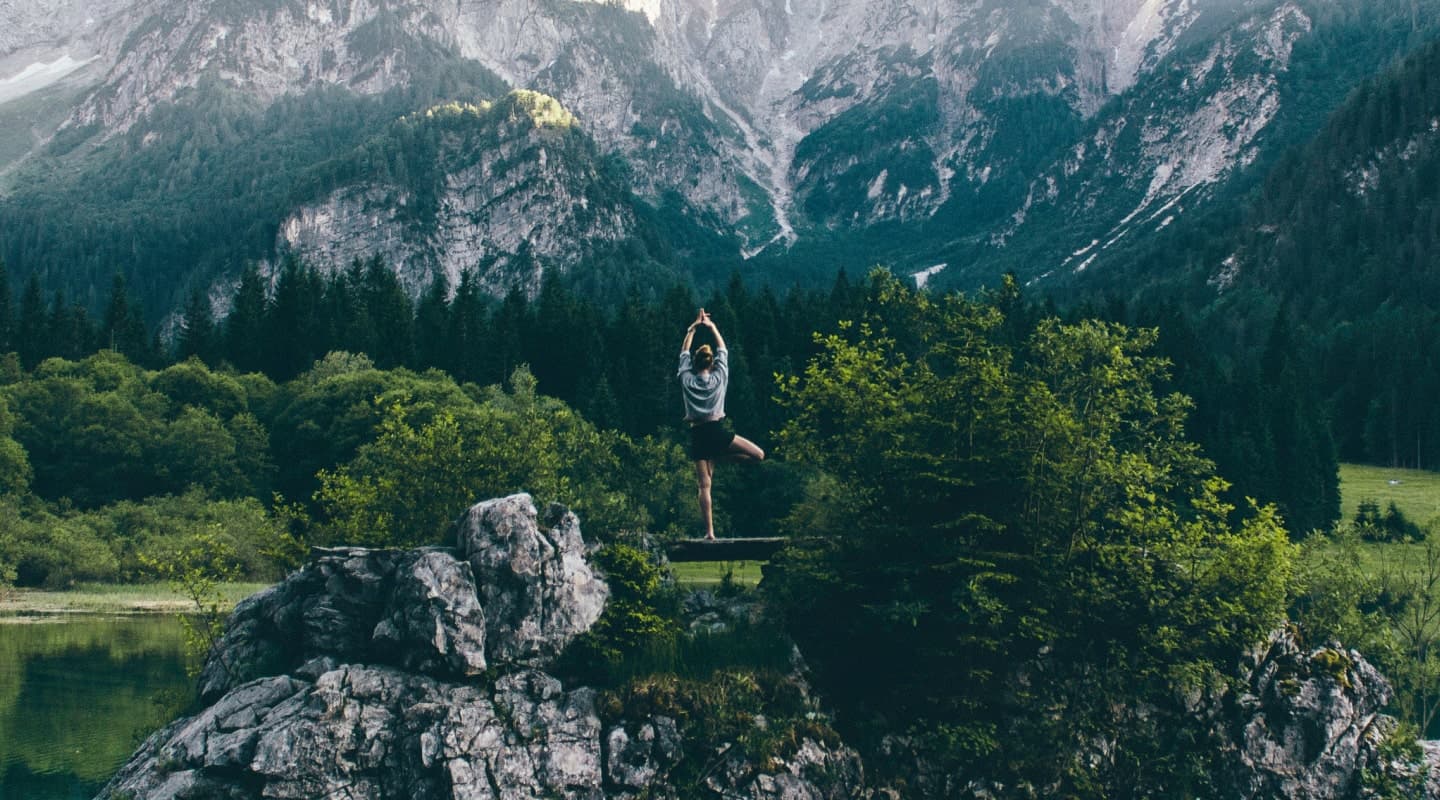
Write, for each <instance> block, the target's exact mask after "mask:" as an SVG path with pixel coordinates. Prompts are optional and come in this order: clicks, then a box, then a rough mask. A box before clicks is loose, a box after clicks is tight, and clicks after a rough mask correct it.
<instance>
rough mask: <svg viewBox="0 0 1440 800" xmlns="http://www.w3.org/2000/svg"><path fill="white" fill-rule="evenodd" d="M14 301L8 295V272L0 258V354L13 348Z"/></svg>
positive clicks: (3, 260)
mask: <svg viewBox="0 0 1440 800" xmlns="http://www.w3.org/2000/svg"><path fill="white" fill-rule="evenodd" d="M14 303H15V301H14V298H13V297H11V295H10V271H9V270H8V269H6V267H5V259H3V258H0V353H8V352H10V351H11V350H12V349H13V348H14V347H15V338H14V337H15V305H14Z"/></svg>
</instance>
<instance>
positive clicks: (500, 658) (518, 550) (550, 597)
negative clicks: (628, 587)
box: [458, 494, 610, 666]
mask: <svg viewBox="0 0 1440 800" xmlns="http://www.w3.org/2000/svg"><path fill="white" fill-rule="evenodd" d="M536 517H537V515H536V512H535V504H534V502H533V501H532V500H531V499H530V496H529V495H527V494H517V495H511V496H510V497H503V498H500V499H497V500H487V501H485V502H483V503H477V504H476V505H474V506H473V507H471V509H470V510H469V511H468V512H466V514H465V516H464V517H463V518H462V519H461V521H460V531H459V535H458V539H459V545H460V555H461V557H462V558H464V559H465V560H466V561H468V562H469V565H470V567H471V569H473V570H474V574H475V579H476V583H477V584H478V586H479V592H480V602H481V604H482V605H484V606H485V608H486V609H487V613H488V622H487V624H486V632H487V634H488V635H489V636H490V638H491V647H490V651H489V652H490V657H491V659H492V660H494V661H497V662H500V663H506V664H509V663H518V664H526V665H531V666H540V665H542V664H545V663H548V662H549V661H550V660H552V659H554V657H555V656H557V655H559V654H560V651H561V650H563V649H564V648H565V645H567V644H569V643H570V640H571V639H574V638H575V637H576V636H578V635H580V634H581V633H584V632H585V631H587V630H589V629H590V626H591V625H594V624H595V621H596V620H598V619H600V613H601V612H602V611H604V610H605V600H606V598H608V597H609V595H610V590H609V587H607V586H606V585H605V582H604V581H603V580H601V579H600V578H599V577H597V576H596V575H595V573H594V572H592V571H591V570H590V565H589V564H587V563H586V562H585V542H584V540H582V539H581V538H580V522H579V520H577V519H576V518H575V515H574V514H572V513H570V512H569V511H567V510H566V509H564V508H563V507H560V506H551V507H550V509H548V510H547V512H546V519H545V522H546V524H545V525H544V526H541V525H539V524H538V521H537V519H536Z"/></svg>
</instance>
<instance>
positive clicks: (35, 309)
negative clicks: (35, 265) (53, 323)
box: [15, 272, 50, 370]
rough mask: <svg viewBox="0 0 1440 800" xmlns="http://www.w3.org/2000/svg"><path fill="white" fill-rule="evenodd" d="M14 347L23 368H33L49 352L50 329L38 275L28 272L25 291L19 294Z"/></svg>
mask: <svg viewBox="0 0 1440 800" xmlns="http://www.w3.org/2000/svg"><path fill="white" fill-rule="evenodd" d="M15 333H16V342H15V349H16V350H18V351H19V353H20V363H21V364H22V365H23V366H24V367H25V369H27V370H28V369H34V368H35V365H36V364H39V363H40V360H41V359H43V358H45V356H46V355H48V354H49V344H50V341H49V337H50V330H49V325H48V322H47V320H46V314H45V298H44V297H43V296H42V295H41V292H40V276H38V275H36V274H35V273H33V272H32V273H30V277H29V279H28V280H26V281H25V292H24V293H23V294H22V295H21V296H20V319H19V324H18V325H17V327H16V331H15Z"/></svg>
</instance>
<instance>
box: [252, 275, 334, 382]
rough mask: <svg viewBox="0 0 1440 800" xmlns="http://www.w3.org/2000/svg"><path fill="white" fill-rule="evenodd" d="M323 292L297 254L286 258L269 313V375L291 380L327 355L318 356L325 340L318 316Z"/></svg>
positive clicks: (265, 335) (315, 276)
mask: <svg viewBox="0 0 1440 800" xmlns="http://www.w3.org/2000/svg"><path fill="white" fill-rule="evenodd" d="M323 291H324V288H323V285H322V284H321V282H320V279H319V276H318V275H317V274H316V273H315V271H314V270H313V269H311V268H310V267H308V266H305V265H303V264H301V263H300V260H299V259H298V258H296V257H295V255H294V254H293V253H292V254H287V255H286V256H285V259H284V261H283V262H282V263H281V266H280V277H279V279H278V280H277V281H276V283H275V297H274V298H273V299H272V301H271V302H270V304H269V305H268V306H267V307H266V311H265V327H264V330H263V334H264V337H265V341H266V348H265V360H264V362H263V363H264V370H265V374H267V375H269V376H270V377H272V378H274V379H275V380H282V381H283V380H289V379H290V378H293V377H295V376H296V375H298V374H300V373H301V372H302V371H304V370H305V369H307V368H309V366H310V365H311V364H312V363H314V362H315V360H316V359H317V358H319V357H320V356H321V355H324V354H323V353H317V352H316V349H317V347H318V346H319V345H320V343H321V341H322V338H323V337H322V336H321V331H320V325H319V321H320V318H319V314H318V311H319V309H320V301H321V295H322V294H323Z"/></svg>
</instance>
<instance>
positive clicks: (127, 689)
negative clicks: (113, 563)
mask: <svg viewBox="0 0 1440 800" xmlns="http://www.w3.org/2000/svg"><path fill="white" fill-rule="evenodd" d="M189 689H190V681H189V679H188V678H187V677H186V675H185V657H184V637H183V635H182V633H181V630H180V626H179V624H178V623H177V622H176V621H175V620H174V619H173V618H170V617H121V618H116V617H82V618H78V619H77V618H74V617H70V618H69V619H68V620H67V621H63V622H51V621H44V622H30V623H21V624H16V623H7V624H0V800H11V798H15V800H20V799H21V798H23V799H24V800H69V799H70V798H90V797H93V796H94V794H95V792H97V791H98V790H99V789H100V787H101V786H102V785H103V784H104V783H105V781H106V780H108V779H109V777H110V775H111V774H113V773H114V771H115V770H116V768H118V767H119V766H120V764H121V763H123V762H124V760H125V758H126V757H127V756H129V755H130V753H131V752H132V751H133V750H134V749H135V746H136V745H137V744H139V742H140V740H141V739H143V738H144V736H145V735H146V734H147V733H149V732H150V731H151V730H153V729H154V728H156V727H158V726H159V725H161V724H163V723H164V722H166V721H168V719H169V718H171V717H172V716H173V715H174V714H175V712H176V704H177V702H183V699H184V693H185V692H188V691H189Z"/></svg>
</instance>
